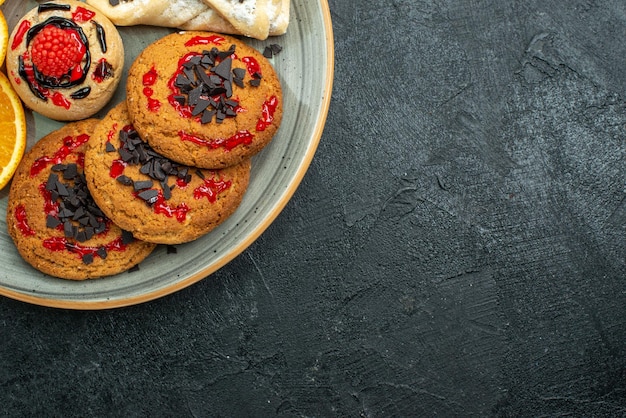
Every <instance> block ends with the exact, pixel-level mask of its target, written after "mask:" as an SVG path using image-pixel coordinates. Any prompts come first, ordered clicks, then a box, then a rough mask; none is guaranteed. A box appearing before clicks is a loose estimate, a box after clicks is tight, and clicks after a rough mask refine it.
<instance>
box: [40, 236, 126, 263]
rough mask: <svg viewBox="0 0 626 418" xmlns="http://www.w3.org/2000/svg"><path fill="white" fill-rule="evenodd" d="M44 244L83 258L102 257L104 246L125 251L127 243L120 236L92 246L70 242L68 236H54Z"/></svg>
mask: <svg viewBox="0 0 626 418" xmlns="http://www.w3.org/2000/svg"><path fill="white" fill-rule="evenodd" d="M43 246H44V247H45V248H47V249H48V250H50V251H55V252H58V251H66V250H67V251H69V252H71V253H74V254H77V255H78V256H79V258H83V259H84V257H85V256H93V257H95V256H98V257H100V252H101V251H102V249H103V248H104V249H105V250H106V251H107V252H108V251H118V252H123V251H125V250H126V248H127V245H126V244H124V242H123V239H122V237H119V238H117V239H115V240H113V241H111V242H110V243H108V244H106V245H103V246H101V247H90V246H86V245H81V244H78V243H70V242H69V241H68V240H67V238H64V237H52V238H48V239H45V240H44V241H43Z"/></svg>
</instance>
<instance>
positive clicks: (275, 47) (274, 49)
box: [270, 44, 283, 55]
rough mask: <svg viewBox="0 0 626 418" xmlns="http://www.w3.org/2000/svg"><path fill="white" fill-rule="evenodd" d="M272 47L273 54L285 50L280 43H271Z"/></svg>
mask: <svg viewBox="0 0 626 418" xmlns="http://www.w3.org/2000/svg"><path fill="white" fill-rule="evenodd" d="M270 48H271V49H272V54H274V55H278V54H280V53H281V51H282V50H283V47H282V46H280V45H278V44H270Z"/></svg>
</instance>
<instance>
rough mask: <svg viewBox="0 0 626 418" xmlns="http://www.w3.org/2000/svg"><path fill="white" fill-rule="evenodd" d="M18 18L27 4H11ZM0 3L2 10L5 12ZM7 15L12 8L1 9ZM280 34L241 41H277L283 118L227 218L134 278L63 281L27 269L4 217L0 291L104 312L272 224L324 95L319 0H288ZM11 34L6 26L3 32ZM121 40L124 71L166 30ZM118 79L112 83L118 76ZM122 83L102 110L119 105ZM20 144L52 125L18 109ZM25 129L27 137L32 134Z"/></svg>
mask: <svg viewBox="0 0 626 418" xmlns="http://www.w3.org/2000/svg"><path fill="white" fill-rule="evenodd" d="M20 3H21V4H20V6H17V7H22V10H20V12H22V13H21V14H16V15H18V16H21V15H23V14H25V13H26V12H27V11H28V10H30V8H32V7H36V5H37V3H36V2H34V1H28V2H20ZM9 4H11V5H15V4H17V2H13V3H12V2H7V3H5V4H4V5H3V7H2V9H3V10H5V14H7V20H9V24H10V25H11V23H13V24H14V22H12V21H11V16H10V15H9V14H8V13H7V9H8V5H9ZM10 12H13V13H14V12H15V10H10ZM290 15H291V16H290V23H289V29H288V31H287V33H286V34H285V35H283V36H280V37H276V38H269V39H268V40H266V41H256V40H251V39H247V40H246V42H247V43H249V44H250V45H251V46H253V47H255V48H257V49H258V50H262V48H263V47H264V46H265V45H269V44H270V43H277V44H279V45H281V46H282V47H283V50H282V52H281V53H280V54H278V55H276V56H275V57H274V58H273V59H272V61H273V64H274V67H275V68H276V71H277V72H278V75H279V77H280V78H281V83H282V87H283V100H284V103H283V106H284V109H285V111H284V116H283V121H282V123H281V127H280V129H279V132H278V134H277V135H276V137H275V138H274V139H273V141H272V142H271V143H270V145H269V146H268V147H266V148H265V149H264V150H263V151H262V152H261V153H260V154H258V155H257V156H255V157H254V158H253V160H252V176H251V180H250V186H249V188H248V191H247V193H246V196H245V197H244V200H243V202H242V204H241V206H240V207H239V208H238V210H237V212H236V213H235V214H234V215H232V216H231V217H230V218H229V219H228V220H226V221H225V222H224V223H223V224H222V225H220V226H219V227H218V228H216V229H215V230H213V231H212V232H210V233H209V234H208V235H206V236H204V237H202V238H200V239H198V240H196V241H194V242H191V243H188V244H184V245H179V246H176V248H177V253H176V254H167V248H166V247H165V246H159V247H157V249H156V250H155V251H154V252H153V253H152V254H151V255H150V256H149V257H148V258H147V259H146V260H144V261H143V262H142V263H141V264H140V269H139V270H138V271H135V272H125V273H121V274H119V275H116V276H111V277H105V278H101V279H96V280H86V281H70V280H63V279H58V278H54V277H50V276H47V275H44V274H43V273H41V272H39V271H37V270H35V269H34V268H32V267H31V266H30V265H28V264H27V263H26V262H25V261H23V259H22V258H21V257H20V255H19V254H18V252H17V249H16V248H15V245H14V244H13V241H12V239H11V237H10V236H9V235H8V233H7V228H6V217H5V216H2V219H1V220H0V222H2V225H1V227H0V243H1V245H2V248H3V251H2V253H1V254H0V264H1V265H2V266H3V268H2V271H1V272H0V294H1V295H4V296H7V297H9V298H12V299H16V300H20V301H23V302H28V303H32V304H36V305H42V306H49V307H56V308H64V309H84V310H91V309H109V308H117V307H123V306H129V305H135V304H139V303H143V302H147V301H150V300H154V299H157V298H160V297H163V296H165V295H168V294H171V293H174V292H176V291H179V290H181V289H183V288H185V287H188V286H190V285H191V284H193V283H196V282H198V281H200V280H203V279H205V278H208V277H209V276H210V275H211V274H212V273H214V272H215V271H217V270H218V269H219V268H221V267H223V266H224V265H225V264H227V263H228V262H229V261H231V260H232V259H234V258H235V257H236V256H238V255H239V254H241V253H242V252H243V251H244V250H245V249H246V248H248V246H250V245H251V244H252V243H253V242H254V241H255V240H256V239H257V238H258V237H259V236H260V235H261V234H262V233H263V231H265V229H266V228H267V227H268V226H269V225H270V224H271V223H272V222H273V221H274V220H275V219H276V217H277V216H278V215H279V214H280V212H281V211H282V209H283V208H284V207H285V205H286V204H287V202H288V201H289V199H290V198H291V197H292V195H293V194H294V192H295V191H296V189H297V187H298V185H299V184H300V182H301V181H302V178H303V177H304V175H305V173H306V171H307V169H308V167H309V165H310V163H311V160H312V159H313V156H314V154H315V151H316V149H317V146H318V144H319V141H320V138H321V136H322V132H323V129H324V125H325V122H326V117H327V114H328V109H329V106H330V98H331V94H332V85H333V76H334V39H333V33H332V23H331V17H330V10H329V7H328V2H327V1H326V0H320V1H310V0H292V3H291V13H290ZM10 29H12V26H11V27H10ZM120 33H121V34H122V37H123V38H124V43H125V55H126V63H125V70H124V71H125V72H127V71H128V67H129V66H130V64H131V63H132V60H133V59H134V57H135V56H136V55H137V54H138V53H139V52H140V50H141V49H143V48H144V47H145V46H146V45H148V44H149V43H150V42H152V41H153V40H156V39H158V38H160V37H161V36H163V35H165V34H166V33H169V30H167V29H163V28H147V27H129V28H120ZM125 78H126V77H125V74H124V75H123V76H122V80H125ZM124 90H125V85H124V82H123V81H122V82H120V86H119V87H118V90H117V92H116V95H115V96H114V98H113V99H112V101H111V103H110V104H109V106H107V108H105V109H104V110H103V111H102V112H100V113H99V114H98V115H96V116H97V117H98V116H99V117H102V116H103V115H104V114H105V113H106V111H108V109H110V108H111V107H112V106H114V105H115V104H116V103H118V102H119V101H121V100H123V91H124ZM27 113H28V116H27V119H29V121H28V123H29V140H28V147H30V146H32V144H33V143H34V142H35V141H36V140H37V139H38V138H41V137H43V136H44V135H45V134H47V133H48V132H51V131H52V130H54V129H56V128H58V127H60V126H61V123H59V122H54V121H51V120H49V119H46V118H43V117H41V116H39V115H38V114H34V115H33V114H31V113H30V112H27ZM33 131H34V132H33ZM8 191H9V186H6V187H5V188H4V189H3V190H2V191H0V207H1V209H2V211H1V213H2V214H3V215H6V207H7V200H8Z"/></svg>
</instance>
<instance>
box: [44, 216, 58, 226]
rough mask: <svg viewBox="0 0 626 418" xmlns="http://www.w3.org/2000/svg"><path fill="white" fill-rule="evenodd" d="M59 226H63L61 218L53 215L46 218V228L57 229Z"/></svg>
mask: <svg viewBox="0 0 626 418" xmlns="http://www.w3.org/2000/svg"><path fill="white" fill-rule="evenodd" d="M59 225H61V221H60V220H59V218H57V217H56V216H52V215H47V216H46V226H47V227H48V228H52V229H55V228H57V227H58V226H59Z"/></svg>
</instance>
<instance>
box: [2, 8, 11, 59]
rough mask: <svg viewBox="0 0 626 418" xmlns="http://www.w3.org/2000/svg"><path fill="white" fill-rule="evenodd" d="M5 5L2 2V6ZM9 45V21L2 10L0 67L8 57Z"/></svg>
mask: <svg viewBox="0 0 626 418" xmlns="http://www.w3.org/2000/svg"><path fill="white" fill-rule="evenodd" d="M2 3H3V0H0V5H1V4H2ZM8 45H9V26H8V25H7V20H6V19H5V17H4V14H3V13H2V10H0V66H1V65H2V64H4V59H5V58H6V56H7V46H8Z"/></svg>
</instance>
